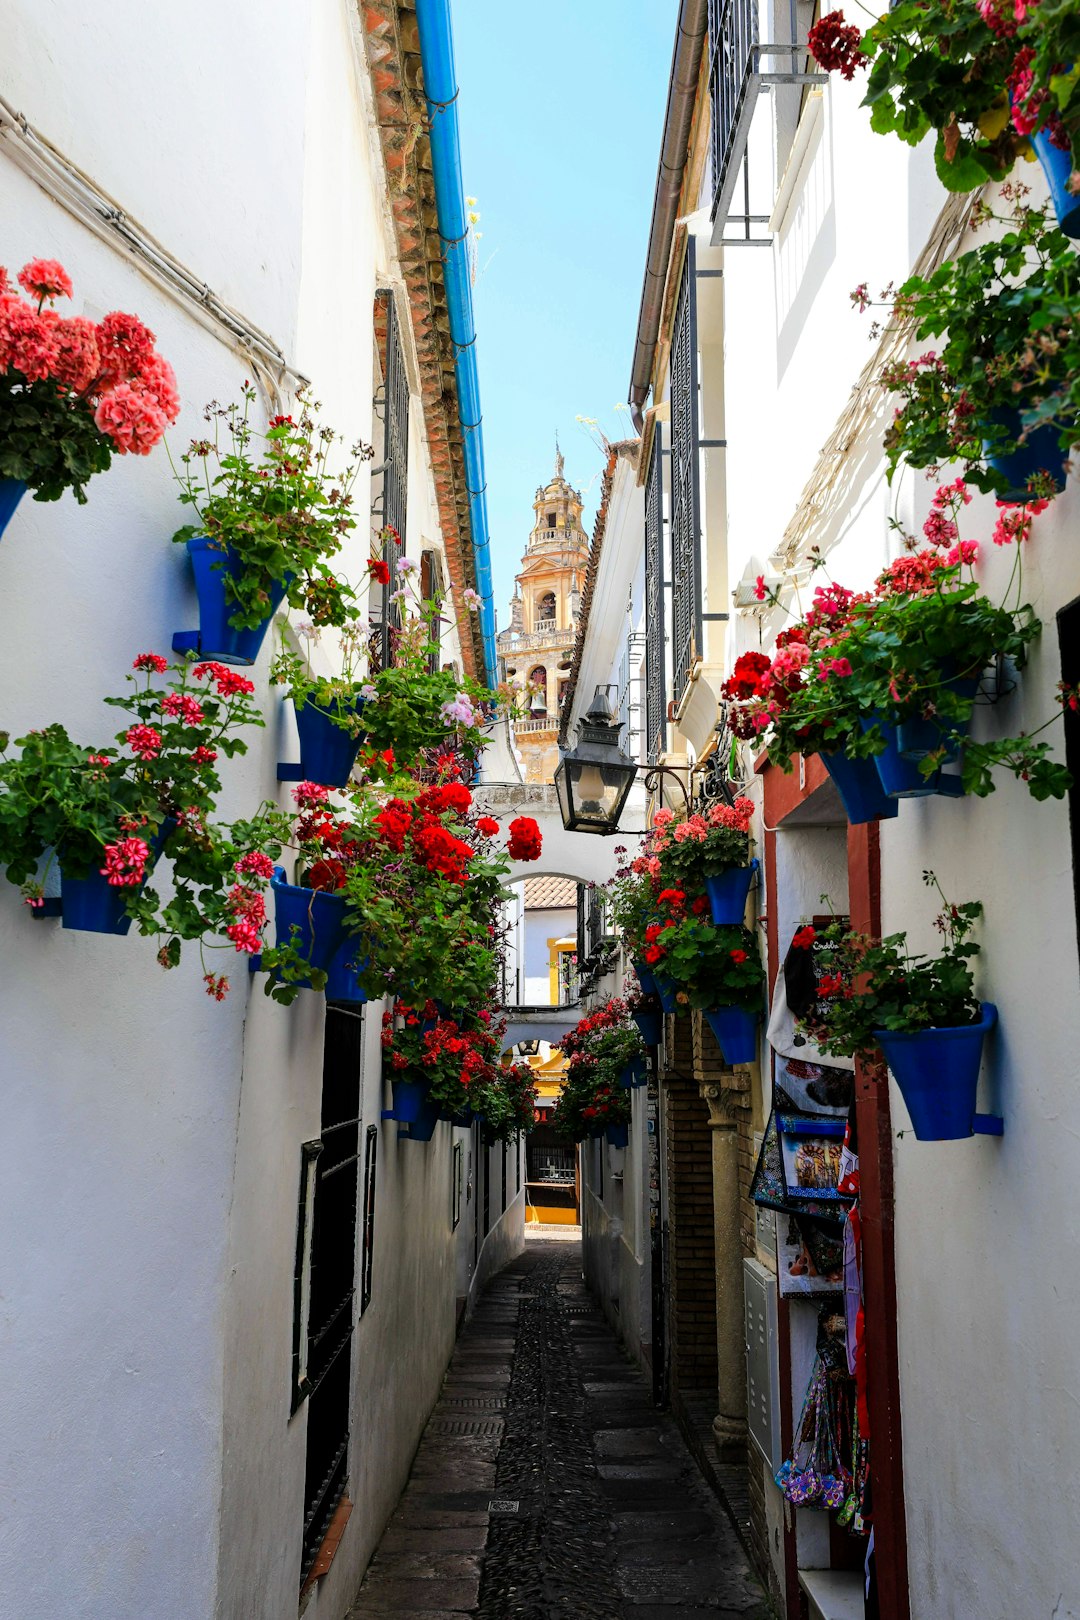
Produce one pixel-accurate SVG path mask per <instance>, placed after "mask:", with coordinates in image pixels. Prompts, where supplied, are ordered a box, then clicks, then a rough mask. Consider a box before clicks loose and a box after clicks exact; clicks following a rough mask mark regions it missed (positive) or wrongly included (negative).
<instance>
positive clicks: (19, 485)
mask: <svg viewBox="0 0 1080 1620" xmlns="http://www.w3.org/2000/svg"><path fill="white" fill-rule="evenodd" d="M25 494H26V485H25V484H24V483H23V481H22V479H21V478H0V535H2V534H3V532H4V530H5V529H6V528H7V526H8V524H9V523H10V522H11V520H12V518H13V517H14V515H15V508H16V507H17V506H18V504H19V502H20V501H21V500H22V498H23V496H24V495H25Z"/></svg>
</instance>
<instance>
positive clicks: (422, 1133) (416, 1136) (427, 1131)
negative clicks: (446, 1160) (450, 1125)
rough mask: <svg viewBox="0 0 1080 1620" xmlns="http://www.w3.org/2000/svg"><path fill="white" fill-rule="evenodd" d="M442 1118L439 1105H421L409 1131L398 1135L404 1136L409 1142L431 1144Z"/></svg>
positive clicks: (428, 1103) (425, 1103)
mask: <svg viewBox="0 0 1080 1620" xmlns="http://www.w3.org/2000/svg"><path fill="white" fill-rule="evenodd" d="M440 1118H441V1115H440V1112H439V1107H438V1104H437V1103H433V1102H428V1101H425V1102H423V1103H421V1105H420V1112H419V1113H418V1114H417V1116H416V1118H415V1119H411V1120H410V1121H409V1126H408V1129H407V1130H405V1131H399V1132H398V1135H399V1136H404V1137H405V1139H406V1141H409V1142H430V1141H431V1138H432V1137H433V1136H434V1135H435V1127H436V1125H437V1124H438V1123H439V1120H440Z"/></svg>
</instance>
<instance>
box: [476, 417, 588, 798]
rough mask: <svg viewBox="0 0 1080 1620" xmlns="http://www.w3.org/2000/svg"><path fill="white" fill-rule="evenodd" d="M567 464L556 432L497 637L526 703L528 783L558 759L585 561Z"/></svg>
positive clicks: (520, 739) (578, 504) (522, 738)
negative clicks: (505, 625) (551, 461)
mask: <svg viewBox="0 0 1080 1620" xmlns="http://www.w3.org/2000/svg"><path fill="white" fill-rule="evenodd" d="M564 465H565V463H564V461H563V455H562V451H561V450H560V449H559V441H558V439H556V441H555V472H554V476H553V477H552V478H551V479H550V481H549V482H548V483H546V484H543V485H541V486H540V487H539V488H538V489H537V491H536V496H535V498H534V500H533V515H534V521H533V526H532V530H531V531H530V534H529V538H528V541H527V542H526V547H525V555H524V556H523V557H522V559H521V570H520V572H519V573H518V575H517V577H516V581H515V591H514V601H513V604H512V607H511V623H510V628H509V630H504V631H502V633H501V634H500V635H499V636H498V638H497V646H498V651H499V656H500V658H501V660H502V663H503V668H504V671H505V675H506V679H507V681H508V683H509V684H510V685H511V686H513V687H515V688H516V689H517V690H518V691H519V692H520V693H522V700H521V701H522V706H523V707H524V708H525V709H526V710H527V717H526V718H525V719H522V720H519V721H518V722H517V723H516V725H515V728H514V734H515V739H516V741H517V745H518V748H519V749H520V751H521V754H522V758H523V763H524V771H525V780H526V781H527V782H550V781H552V780H553V778H554V774H555V767H556V765H557V764H558V763H559V749H558V741H557V739H558V732H559V711H560V709H561V707H562V701H563V694H564V692H565V689H566V682H567V678H568V676H569V673H570V660H571V655H572V652H573V647H574V637H575V634H576V632H577V615H578V603H579V600H580V591H581V587H582V586H583V585H584V583H585V569H586V565H587V563H588V560H589V542H588V539H587V537H586V535H585V531H584V529H583V528H582V526H581V512H582V499H581V492H580V490H576V489H574V488H572V486H571V485H570V484H569V483H568V482H567V480H566V478H565V476H564V471H563V469H564Z"/></svg>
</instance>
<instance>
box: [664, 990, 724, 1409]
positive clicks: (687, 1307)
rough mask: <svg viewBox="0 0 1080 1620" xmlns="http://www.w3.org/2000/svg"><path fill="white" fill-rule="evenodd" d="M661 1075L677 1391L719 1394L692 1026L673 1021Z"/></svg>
mask: <svg viewBox="0 0 1080 1620" xmlns="http://www.w3.org/2000/svg"><path fill="white" fill-rule="evenodd" d="M667 1028H668V1040H667V1044H666V1048H665V1054H666V1060H667V1064H668V1066H667V1067H666V1068H665V1069H664V1071H663V1072H662V1075H661V1080H662V1088H663V1106H664V1138H665V1153H666V1161H665V1166H664V1169H665V1175H666V1178H667V1197H668V1244H669V1252H668V1283H669V1301H668V1324H669V1333H670V1367H671V1392H672V1396H673V1398H674V1399H676V1400H677V1398H678V1395H679V1392H680V1391H692V1390H712V1391H713V1392H714V1394H715V1390H716V1264H715V1257H714V1251H713V1199H712V1133H711V1132H710V1130H709V1110H708V1107H707V1106H706V1104H705V1102H704V1101H703V1100H702V1097H701V1093H700V1091H699V1090H698V1085H697V1081H696V1080H695V1078H694V1066H693V1059H694V1052H693V1036H692V1032H691V1028H690V1020H689V1019H688V1018H686V1017H685V1016H684V1017H682V1018H669V1019H668V1022H667Z"/></svg>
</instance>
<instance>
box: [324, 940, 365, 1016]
mask: <svg viewBox="0 0 1080 1620" xmlns="http://www.w3.org/2000/svg"><path fill="white" fill-rule="evenodd" d="M358 951H359V945H358V944H357V941H356V940H355V939H347V940H346V941H345V943H344V945H342V946H340V947H339V948H338V950H337V951H336V952H335V955H334V958H333V961H332V962H331V963H330V966H329V967H328V968H327V970H326V990H325V995H326V999H327V1001H344V1002H349V1003H351V1004H352V1005H353V1006H357V1007H363V1006H364V1005H365V1004H366V1002H367V996H366V995H365V994H364V992H363V990H362V989H361V986H360V979H359V974H361V973H363V971H364V969H365V968H366V967H367V965H368V961H369V958H368V957H366V956H365V957H360V956H358V954H357V953H358Z"/></svg>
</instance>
